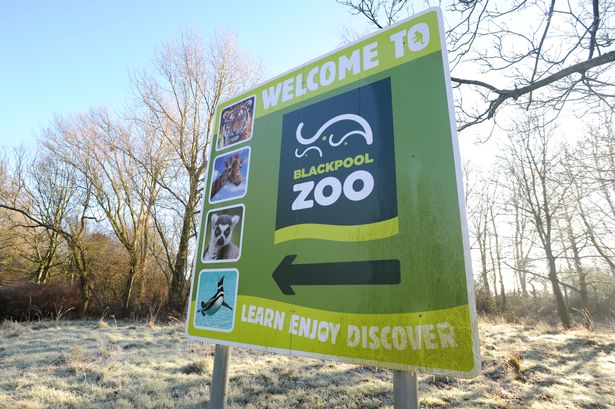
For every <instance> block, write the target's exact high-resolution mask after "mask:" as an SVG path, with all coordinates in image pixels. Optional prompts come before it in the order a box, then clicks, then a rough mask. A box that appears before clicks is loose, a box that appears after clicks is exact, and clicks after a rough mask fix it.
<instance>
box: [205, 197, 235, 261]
mask: <svg viewBox="0 0 615 409" xmlns="http://www.w3.org/2000/svg"><path fill="white" fill-rule="evenodd" d="M244 210H245V208H244V206H243V205H235V206H229V207H223V208H219V209H213V210H210V211H209V212H208V213H207V226H206V231H207V234H206V236H205V241H204V244H203V246H204V247H203V252H202V257H203V262H205V263H216V262H226V261H237V260H239V258H240V257H241V238H242V234H243V220H244Z"/></svg>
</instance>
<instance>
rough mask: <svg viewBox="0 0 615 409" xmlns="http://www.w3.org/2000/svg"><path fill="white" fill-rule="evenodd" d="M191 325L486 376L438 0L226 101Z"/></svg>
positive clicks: (282, 344) (247, 340)
mask: <svg viewBox="0 0 615 409" xmlns="http://www.w3.org/2000/svg"><path fill="white" fill-rule="evenodd" d="M201 215H202V220H201V222H200V228H199V234H198V243H197V246H198V247H197V257H196V262H195V270H194V274H193V281H192V288H191V292H190V306H189V314H188V320H187V332H188V336H189V337H192V338H197V339H202V340H209V341H212V342H216V343H219V344H225V345H237V346H246V347H251V348H258V349H264V350H267V351H273V352H279V353H286V354H292V355H301V356H311V357H322V358H332V359H339V360H342V361H348V362H355V363H360V364H366V365H377V366H381V367H387V368H393V369H402V370H411V371H420V372H427V373H440V374H448V375H453V376H460V377H469V376H473V375H476V374H477V372H478V371H479V368H480V358H479V348H478V331H477V326H476V314H475V306H474V298H473V289H472V274H471V270H470V260H469V245H468V238H467V228H466V222H465V214H464V208H463V194H462V192H461V172H460V165H459V154H458V148H457V140H456V134H455V124H454V114H453V108H452V98H451V88H450V79H449V73H448V66H447V60H446V55H445V46H444V40H443V29H442V18H441V14H440V10H439V9H430V10H427V11H426V12H424V13H422V14H420V15H417V16H414V17H411V18H409V19H407V20H404V21H402V22H400V23H398V24H396V25H394V26H391V27H389V28H387V29H385V30H381V31H379V32H377V33H376V34H374V35H372V36H369V37H367V38H364V39H362V40H360V41H358V42H356V43H354V44H352V45H349V46H347V47H344V48H342V49H339V50H337V51H334V52H333V53H331V54H328V55H326V56H324V57H322V58H318V59H316V60H314V61H312V62H309V63H307V64H305V65H303V66H301V67H299V68H297V69H294V70H292V71H289V72H287V73H286V74H283V75H281V76H279V77H277V78H275V79H273V80H271V81H268V82H266V83H264V84H262V85H260V86H258V87H257V88H255V89H253V90H251V91H249V92H246V93H245V94H243V95H240V96H238V97H236V98H233V99H231V100H229V101H226V102H225V103H223V104H221V106H220V107H219V109H218V112H217V116H216V125H215V131H214V135H213V138H212V147H211V154H210V161H209V171H208V181H207V183H206V188H205V189H204V210H203V212H202V213H201Z"/></svg>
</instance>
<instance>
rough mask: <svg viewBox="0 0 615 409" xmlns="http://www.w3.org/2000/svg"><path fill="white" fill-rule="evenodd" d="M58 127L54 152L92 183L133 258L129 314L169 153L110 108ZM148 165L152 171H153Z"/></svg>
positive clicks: (127, 299) (128, 289)
mask: <svg viewBox="0 0 615 409" xmlns="http://www.w3.org/2000/svg"><path fill="white" fill-rule="evenodd" d="M56 127H57V130H58V132H57V135H56V137H55V138H53V139H51V140H50V141H49V142H48V143H47V146H48V148H49V149H50V150H52V151H53V152H54V153H55V154H56V155H58V156H59V157H61V158H62V160H64V161H66V162H67V163H70V164H71V165H72V168H73V171H75V172H81V173H82V175H83V177H84V178H86V179H87V180H88V183H89V184H90V185H91V188H92V195H93V197H94V198H95V200H96V204H97V207H98V208H99V209H100V210H101V211H102V212H103V214H104V218H105V220H106V221H107V223H108V225H109V227H110V229H111V230H112V231H113V233H114V234H115V236H116V237H117V238H118V240H119V241H120V242H121V243H122V245H123V246H124V248H125V249H126V251H127V253H128V255H129V258H130V268H129V271H128V273H127V276H126V282H125V285H124V294H123V304H124V305H123V307H124V311H125V312H127V311H128V309H129V306H130V303H131V301H132V299H133V285H134V283H135V279H136V278H137V277H139V276H142V274H143V272H144V269H145V261H146V257H147V251H148V240H149V234H150V219H151V214H152V208H153V206H154V203H155V201H156V196H157V193H158V190H159V185H158V182H157V180H158V178H159V177H160V172H162V170H160V167H159V166H157V163H158V162H157V158H158V153H159V152H161V151H162V149H163V148H162V146H161V145H160V143H158V144H157V143H156V141H155V140H152V139H146V138H144V137H142V136H137V135H135V134H134V133H133V130H132V129H131V128H129V127H127V126H126V125H125V124H124V123H122V121H120V120H118V119H114V118H113V117H112V116H111V114H110V113H109V112H108V111H107V110H104V109H99V110H92V111H90V112H89V113H88V114H82V115H79V116H76V117H74V118H72V119H70V120H69V119H59V120H58V121H57V125H56ZM135 158H138V160H135ZM144 164H146V166H149V168H148V169H147V171H146V170H144V168H143V166H144ZM153 169H156V170H153Z"/></svg>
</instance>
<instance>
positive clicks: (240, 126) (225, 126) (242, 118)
mask: <svg viewBox="0 0 615 409" xmlns="http://www.w3.org/2000/svg"><path fill="white" fill-rule="evenodd" d="M253 120H254V96H252V97H250V98H248V99H244V100H243V101H240V102H237V103H236V104H233V105H231V106H229V107H227V108H224V109H223V110H222V114H221V117H220V131H219V132H218V149H222V148H226V147H227V146H231V145H235V144H237V143H240V142H243V141H247V140H248V139H250V138H251V137H252V125H253Z"/></svg>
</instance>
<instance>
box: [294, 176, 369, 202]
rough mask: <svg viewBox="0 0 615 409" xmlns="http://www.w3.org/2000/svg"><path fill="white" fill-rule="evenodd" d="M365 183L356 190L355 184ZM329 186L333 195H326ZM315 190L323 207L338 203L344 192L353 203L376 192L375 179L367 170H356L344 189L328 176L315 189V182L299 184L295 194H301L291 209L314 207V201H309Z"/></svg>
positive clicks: (347, 179)
mask: <svg viewBox="0 0 615 409" xmlns="http://www.w3.org/2000/svg"><path fill="white" fill-rule="evenodd" d="M359 180H360V181H361V182H362V183H363V187H361V189H359V190H355V189H354V183H355V182H357V181H359ZM327 186H329V187H330V188H331V193H330V194H329V195H328V196H327V195H325V188H326V187H327ZM312 190H314V200H316V203H318V204H319V205H321V206H330V205H332V204H333V203H335V202H337V199H339V198H340V196H341V195H342V192H343V193H344V196H346V198H347V199H349V200H352V201H353V202H358V201H359V200H363V199H365V198H366V197H367V196H369V194H370V193H372V190H374V177H373V176H372V174H371V173H369V172H368V171H365V170H356V171H354V172H352V173H351V174H350V175H348V177H347V178H346V180H345V181H344V185H343V187H342V183H341V182H340V181H339V179H337V178H336V177H333V176H327V177H326V178H324V179H322V180H321V181H319V182H318V183H317V184H316V187H314V181H313V180H310V181H309V182H303V183H297V184H296V185H294V186H293V191H294V192H299V196H297V198H296V199H295V200H294V201H293V204H292V206H291V208H292V209H293V210H301V209H309V208H312V207H314V200H311V199H308V197H309V195H310V193H312Z"/></svg>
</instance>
